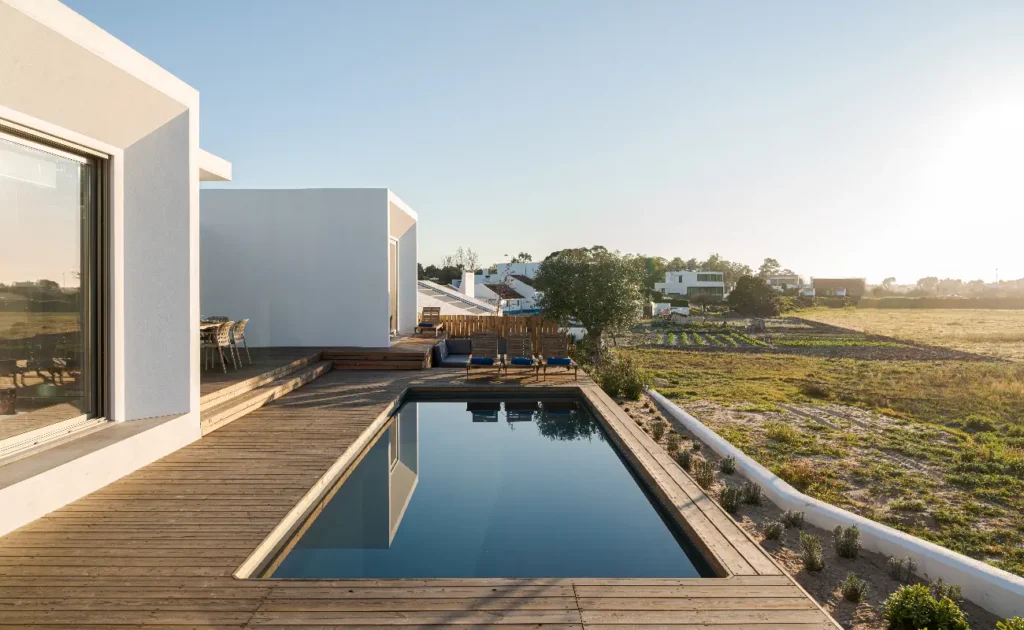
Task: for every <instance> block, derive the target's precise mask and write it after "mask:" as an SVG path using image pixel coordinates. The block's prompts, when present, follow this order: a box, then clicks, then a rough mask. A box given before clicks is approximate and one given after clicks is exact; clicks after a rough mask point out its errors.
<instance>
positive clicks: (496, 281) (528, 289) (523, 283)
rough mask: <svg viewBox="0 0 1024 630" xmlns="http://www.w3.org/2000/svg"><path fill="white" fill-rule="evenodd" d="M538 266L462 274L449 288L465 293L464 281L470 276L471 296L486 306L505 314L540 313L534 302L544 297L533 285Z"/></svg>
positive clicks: (517, 265) (502, 266) (507, 265)
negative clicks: (482, 301) (461, 277)
mask: <svg viewBox="0 0 1024 630" xmlns="http://www.w3.org/2000/svg"><path fill="white" fill-rule="evenodd" d="M540 266H541V263H539V262H528V263H500V264H496V265H491V267H490V269H488V270H484V271H482V272H478V273H476V274H469V273H466V274H465V277H464V278H463V279H462V280H454V281H453V282H452V286H454V287H455V288H456V289H458V290H459V291H461V292H464V293H465V290H466V288H467V287H468V284H467V282H468V281H469V279H470V276H472V280H473V283H474V286H473V293H472V295H474V296H475V297H477V298H478V299H481V300H485V301H487V302H488V303H489V304H493V305H495V306H500V308H501V312H502V313H504V314H505V315H528V314H533V313H537V312H539V310H540V307H539V306H538V302H539V301H540V298H542V297H543V296H544V294H543V292H541V291H537V289H536V288H534V286H533V279H534V278H536V277H537V272H538V271H539V270H540Z"/></svg>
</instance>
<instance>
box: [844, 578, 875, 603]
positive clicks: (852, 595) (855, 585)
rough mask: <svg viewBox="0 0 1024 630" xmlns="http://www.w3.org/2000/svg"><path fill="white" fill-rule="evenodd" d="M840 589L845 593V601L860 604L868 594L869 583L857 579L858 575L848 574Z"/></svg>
mask: <svg viewBox="0 0 1024 630" xmlns="http://www.w3.org/2000/svg"><path fill="white" fill-rule="evenodd" d="M839 589H840V590H841V591H842V592H843V599H846V600H848V601H851V602H859V601H862V600H863V599H864V598H865V597H866V596H867V594H868V583H867V582H865V581H864V580H862V579H860V578H859V577H857V574H856V573H847V574H846V579H845V580H843V583H842V584H840V585H839Z"/></svg>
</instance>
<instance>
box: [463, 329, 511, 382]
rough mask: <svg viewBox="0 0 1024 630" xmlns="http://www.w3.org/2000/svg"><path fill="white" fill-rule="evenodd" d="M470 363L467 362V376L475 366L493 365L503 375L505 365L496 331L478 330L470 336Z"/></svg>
mask: <svg viewBox="0 0 1024 630" xmlns="http://www.w3.org/2000/svg"><path fill="white" fill-rule="evenodd" d="M470 343H471V345H470V354H469V363H467V364H466V378H467V379H468V378H469V372H470V370H472V369H474V368H489V367H493V368H495V370H496V371H497V373H498V377H499V378H500V377H501V368H502V367H503V366H504V361H502V356H501V355H500V354H499V353H498V335H497V334H496V333H494V332H490V331H488V332H476V333H473V336H472V337H471V338H470Z"/></svg>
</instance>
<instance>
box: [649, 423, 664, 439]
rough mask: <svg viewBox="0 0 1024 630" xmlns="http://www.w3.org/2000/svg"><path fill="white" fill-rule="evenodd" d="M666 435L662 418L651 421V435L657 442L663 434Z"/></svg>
mask: <svg viewBox="0 0 1024 630" xmlns="http://www.w3.org/2000/svg"><path fill="white" fill-rule="evenodd" d="M663 435H665V423H664V422H662V421H661V420H655V421H654V422H652V423H651V437H653V438H654V441H655V442H657V441H659V440H661V436H663Z"/></svg>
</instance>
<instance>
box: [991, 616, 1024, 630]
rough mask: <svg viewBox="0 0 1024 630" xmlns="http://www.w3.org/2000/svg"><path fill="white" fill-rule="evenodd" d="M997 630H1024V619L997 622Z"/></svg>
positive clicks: (1012, 618) (1017, 618) (1014, 618)
mask: <svg viewBox="0 0 1024 630" xmlns="http://www.w3.org/2000/svg"><path fill="white" fill-rule="evenodd" d="M996 630H1024V617H1011V618H1010V619H1004V620H1003V621H999V622H996Z"/></svg>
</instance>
